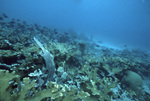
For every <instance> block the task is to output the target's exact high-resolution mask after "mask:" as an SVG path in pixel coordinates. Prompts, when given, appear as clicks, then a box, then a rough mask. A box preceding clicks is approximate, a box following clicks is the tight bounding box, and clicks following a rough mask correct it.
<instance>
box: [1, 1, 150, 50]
mask: <svg viewBox="0 0 150 101" xmlns="http://www.w3.org/2000/svg"><path fill="white" fill-rule="evenodd" d="M0 9H1V10H0V13H6V14H7V15H8V16H9V17H11V18H18V19H21V20H24V21H27V22H28V23H37V24H39V25H41V26H48V27H50V28H56V29H59V30H65V31H66V30H69V29H73V30H75V31H76V32H77V33H79V34H81V33H82V34H85V35H87V36H89V37H93V38H94V39H97V40H101V41H103V42H105V41H106V42H109V43H113V44H114V45H118V44H119V45H120V46H124V45H127V46H129V47H133V48H140V49H144V50H148V51H149V50H150V48H149V47H150V41H149V38H150V34H149V33H150V19H149V18H150V1H149V0H132V1H131V0H122V1H120V0H65V1H64V0H57V1H56V0H44V1H42V0H40V1H37V0H25V1H23V0H22V1H20V0H13V1H9V0H5V1H4V0H1V1H0Z"/></svg>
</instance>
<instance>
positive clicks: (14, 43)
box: [0, 18, 150, 101]
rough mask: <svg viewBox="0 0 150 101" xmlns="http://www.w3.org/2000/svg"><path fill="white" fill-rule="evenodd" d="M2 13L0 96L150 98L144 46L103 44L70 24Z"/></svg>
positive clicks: (104, 100) (48, 100)
mask: <svg viewBox="0 0 150 101" xmlns="http://www.w3.org/2000/svg"><path fill="white" fill-rule="evenodd" d="M5 19H6V18H2V19H0V100H1V101H117V100H118V101H125V100H128V101H129V100H130V101H135V100H136V101H149V99H150V86H149V85H150V83H149V77H150V75H149V74H150V68H149V67H150V55H149V54H147V53H146V52H144V51H141V50H138V49H123V50H115V49H111V48H107V47H104V46H103V47H102V46H99V45H97V43H95V42H94V41H92V40H91V39H88V38H87V37H85V36H81V35H79V34H78V33H76V32H75V31H74V30H69V31H68V32H67V31H66V32H62V31H59V30H57V29H49V28H47V27H40V26H39V25H37V24H34V25H32V24H27V23H26V22H25V21H23V22H21V21H19V20H16V19H12V20H11V21H8V20H5ZM34 37H36V38H34ZM37 39H38V40H39V41H38V40H37ZM41 43H42V44H41ZM37 44H38V46H37ZM41 50H42V52H41ZM142 82H143V83H142ZM142 84H143V85H142Z"/></svg>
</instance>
